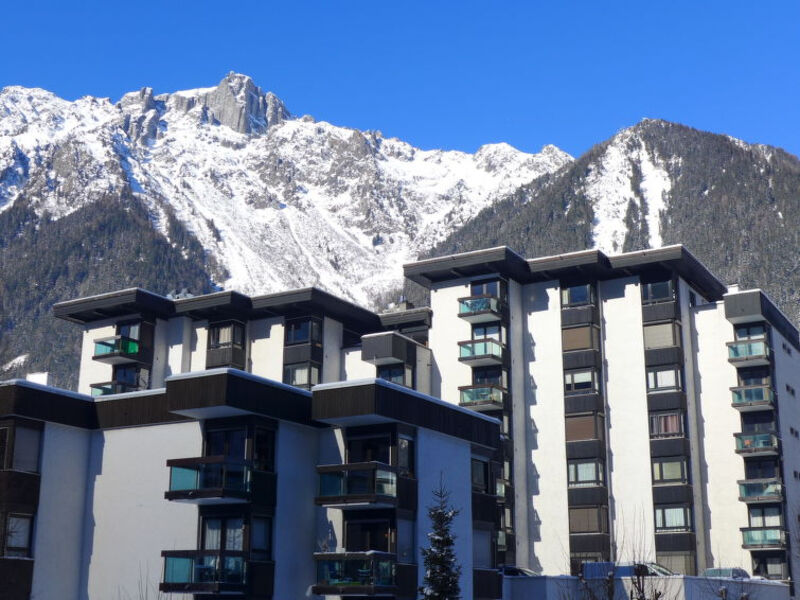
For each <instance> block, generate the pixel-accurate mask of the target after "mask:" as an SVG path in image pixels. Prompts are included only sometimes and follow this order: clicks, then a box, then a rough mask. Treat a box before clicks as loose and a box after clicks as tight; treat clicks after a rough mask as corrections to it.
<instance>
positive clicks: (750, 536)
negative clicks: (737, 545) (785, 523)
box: [741, 527, 786, 550]
mask: <svg viewBox="0 0 800 600" xmlns="http://www.w3.org/2000/svg"><path fill="white" fill-rule="evenodd" d="M741 531H742V548H744V549H751V550H755V549H764V550H771V549H777V550H781V549H783V548H786V532H785V531H783V530H782V529H780V528H779V527H742V529H741Z"/></svg>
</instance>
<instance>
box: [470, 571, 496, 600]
mask: <svg viewBox="0 0 800 600" xmlns="http://www.w3.org/2000/svg"><path fill="white" fill-rule="evenodd" d="M472 597H473V598H474V599H475V600H499V599H500V598H502V597H503V578H502V577H501V576H500V573H499V572H498V571H497V570H495V569H473V570H472Z"/></svg>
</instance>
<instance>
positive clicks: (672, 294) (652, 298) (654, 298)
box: [640, 279, 677, 304]
mask: <svg viewBox="0 0 800 600" xmlns="http://www.w3.org/2000/svg"><path fill="white" fill-rule="evenodd" d="M664 284H668V287H669V290H668V294H667V295H657V294H656V293H655V291H654V290H655V289H657V288H656V286H661V285H664ZM640 287H641V291H642V304H659V303H661V302H674V301H675V300H677V294H676V288H677V286H676V285H675V280H674V279H666V280H664V279H662V280H661V281H648V282H642V283H641V286H640Z"/></svg>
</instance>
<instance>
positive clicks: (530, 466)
mask: <svg viewBox="0 0 800 600" xmlns="http://www.w3.org/2000/svg"><path fill="white" fill-rule="evenodd" d="M522 306H523V307H524V313H525V318H526V326H525V331H524V332H521V337H522V339H521V340H520V343H521V344H522V345H523V351H524V363H523V364H524V369H515V372H514V377H515V379H516V375H517V373H518V372H523V373H524V374H525V382H524V384H525V387H524V391H523V393H518V392H517V390H516V389H515V390H514V423H515V424H514V446H515V456H514V458H515V482H516V483H515V485H516V486H517V489H516V490H515V492H517V490H519V487H520V485H521V483H522V482H523V481H526V482H527V497H526V498H519V497H518V498H517V505H516V506H515V508H516V512H517V515H516V518H517V522H518V523H520V525H521V524H523V523H524V519H527V520H528V525H527V531H528V536H529V539H530V542H529V544H528V549H529V554H528V556H527V557H526V556H525V554H524V552H525V551H526V548H525V546H524V540H520V542H518V544H517V551H518V555H517V563H518V564H519V565H522V566H527V567H528V568H530V569H533V570H535V571H537V572H541V573H545V574H552V575H555V574H560V573H568V572H569V514H568V504H567V462H566V456H567V451H566V443H565V441H564V375H563V373H564V371H563V367H562V355H561V303H560V299H559V288H558V282H557V281H551V282H544V283H535V284H529V285H525V286H523V288H522ZM515 335H518V334H516V333H514V332H512V343H513V344H516V342H515V337H514V336H515ZM515 347H516V346H515ZM517 351H518V350H515V352H517ZM526 448H527V450H526ZM523 477H525V479H523ZM520 491H521V490H520ZM518 493H519V492H518ZM531 504H532V507H531ZM524 511H527V512H528V513H529V514H528V515H527V516H526V515H524ZM518 531H520V532H524V531H525V529H518ZM526 558H527V562H522V561H525V560H526Z"/></svg>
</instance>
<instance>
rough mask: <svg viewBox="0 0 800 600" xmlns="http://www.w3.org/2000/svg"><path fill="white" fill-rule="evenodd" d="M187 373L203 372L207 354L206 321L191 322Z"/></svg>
mask: <svg viewBox="0 0 800 600" xmlns="http://www.w3.org/2000/svg"><path fill="white" fill-rule="evenodd" d="M189 348H190V352H191V354H190V356H191V358H190V360H189V371H205V369H206V354H207V353H208V321H192V334H191V339H190V346H189Z"/></svg>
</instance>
